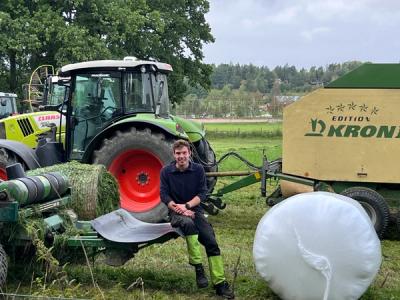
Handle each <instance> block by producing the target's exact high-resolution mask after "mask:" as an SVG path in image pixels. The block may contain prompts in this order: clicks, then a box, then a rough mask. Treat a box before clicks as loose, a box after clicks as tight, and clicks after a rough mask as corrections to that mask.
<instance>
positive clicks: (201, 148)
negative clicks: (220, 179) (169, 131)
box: [193, 138, 218, 193]
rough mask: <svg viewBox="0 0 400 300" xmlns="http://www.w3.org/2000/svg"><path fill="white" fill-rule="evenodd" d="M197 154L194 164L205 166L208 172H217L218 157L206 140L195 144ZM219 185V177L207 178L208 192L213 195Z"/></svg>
mask: <svg viewBox="0 0 400 300" xmlns="http://www.w3.org/2000/svg"><path fill="white" fill-rule="evenodd" d="M194 146H195V151H196V154H195V155H193V160H194V162H197V163H199V164H201V165H203V168H204V171H206V172H217V171H218V165H217V164H216V162H217V161H216V156H215V153H214V150H213V149H212V148H211V146H210V144H209V143H208V141H207V140H206V139H205V138H202V139H201V140H200V141H198V142H195V143H194ZM216 183H217V177H207V188H208V192H209V193H212V191H213V190H214V187H215V185H216Z"/></svg>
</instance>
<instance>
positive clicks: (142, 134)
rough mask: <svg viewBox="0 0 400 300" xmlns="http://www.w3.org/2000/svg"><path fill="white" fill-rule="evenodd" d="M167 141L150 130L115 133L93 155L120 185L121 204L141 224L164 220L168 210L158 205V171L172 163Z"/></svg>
mask: <svg viewBox="0 0 400 300" xmlns="http://www.w3.org/2000/svg"><path fill="white" fill-rule="evenodd" d="M171 142H172V141H170V140H167V139H166V138H165V136H164V135H163V134H161V133H154V132H152V131H151V130H150V129H144V130H136V128H132V129H131V130H130V131H127V132H121V131H116V132H115V134H114V135H113V136H112V137H111V138H109V139H105V140H104V141H103V143H102V146H101V147H100V149H99V150H98V151H95V153H94V161H93V162H94V163H97V164H103V165H105V166H106V167H107V169H108V170H109V171H110V172H111V173H112V174H113V175H114V176H115V178H116V179H117V181H118V184H119V191H120V205H121V207H122V208H124V209H126V210H127V211H129V212H131V213H132V215H133V216H134V217H135V218H137V219H139V220H141V221H144V222H149V223H156V222H160V221H162V220H165V219H166V217H167V215H168V209H167V207H166V206H165V204H164V203H162V202H160V170H161V168H162V167H163V166H164V165H165V164H168V163H169V162H171V161H172V160H173V155H172V147H171Z"/></svg>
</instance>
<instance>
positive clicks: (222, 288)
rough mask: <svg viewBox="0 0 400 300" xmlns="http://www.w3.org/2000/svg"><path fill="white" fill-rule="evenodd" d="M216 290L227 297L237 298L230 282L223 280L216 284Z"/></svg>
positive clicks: (218, 293)
mask: <svg viewBox="0 0 400 300" xmlns="http://www.w3.org/2000/svg"><path fill="white" fill-rule="evenodd" d="M214 288H215V292H216V294H217V295H218V296H221V297H224V298H225V299H235V294H234V293H233V291H232V290H231V288H230V287H229V283H228V282H226V281H223V282H221V283H218V284H216V285H214Z"/></svg>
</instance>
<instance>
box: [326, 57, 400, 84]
mask: <svg viewBox="0 0 400 300" xmlns="http://www.w3.org/2000/svg"><path fill="white" fill-rule="evenodd" d="M325 88H364V89H399V88H400V64H371V63H365V64H363V65H361V66H360V67H358V68H357V69H355V70H353V71H351V72H349V73H347V74H345V75H343V76H342V77H339V78H338V79H336V80H335V81H332V82H331V83H330V84H328V85H327V86H325Z"/></svg>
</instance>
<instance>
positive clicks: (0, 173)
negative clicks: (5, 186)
mask: <svg viewBox="0 0 400 300" xmlns="http://www.w3.org/2000/svg"><path fill="white" fill-rule="evenodd" d="M7 179H8V177H7V172H6V170H5V169H3V168H0V180H7Z"/></svg>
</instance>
